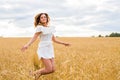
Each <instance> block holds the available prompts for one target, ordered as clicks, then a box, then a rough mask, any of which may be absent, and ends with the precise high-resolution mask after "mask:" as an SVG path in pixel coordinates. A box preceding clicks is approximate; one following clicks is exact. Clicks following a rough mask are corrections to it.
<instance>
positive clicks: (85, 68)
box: [0, 37, 120, 80]
mask: <svg viewBox="0 0 120 80" xmlns="http://www.w3.org/2000/svg"><path fill="white" fill-rule="evenodd" d="M29 39H30V38H0V80H34V79H33V78H32V77H31V76H29V70H36V69H39V68H42V67H43V64H42V62H41V61H39V60H38V57H37V54H36V50H37V46H38V42H39V40H38V39H37V40H36V41H35V42H34V43H33V44H32V45H31V46H30V47H29V48H28V49H27V50H26V51H25V52H21V50H20V48H21V47H22V46H23V45H24V44H25V43H27V42H28V41H29ZM58 39H59V40H61V41H65V42H69V43H71V46H70V47H65V46H63V45H59V44H56V43H53V45H54V49H55V50H54V51H55V64H56V71H55V72H54V73H52V74H48V75H43V76H41V77H40V78H39V80H120V38H109V37H107V38H82V37H80V38H78V37H74V38H73V37H69V38H65V37H58Z"/></svg>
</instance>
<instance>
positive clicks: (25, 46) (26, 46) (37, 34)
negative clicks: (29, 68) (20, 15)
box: [21, 32, 40, 51]
mask: <svg viewBox="0 0 120 80" xmlns="http://www.w3.org/2000/svg"><path fill="white" fill-rule="evenodd" d="M39 35H40V32H37V33H35V34H34V36H33V37H32V38H31V39H30V41H29V42H28V43H27V44H25V45H24V46H23V47H22V48H21V51H25V50H26V49H27V48H28V47H29V46H30V45H31V44H32V43H33V42H34V41H35V40H36V39H37V37H38V36H39Z"/></svg>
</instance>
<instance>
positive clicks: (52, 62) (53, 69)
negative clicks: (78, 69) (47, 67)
mask: <svg viewBox="0 0 120 80" xmlns="http://www.w3.org/2000/svg"><path fill="white" fill-rule="evenodd" d="M50 61H51V64H52V72H55V61H54V58H52V59H50Z"/></svg>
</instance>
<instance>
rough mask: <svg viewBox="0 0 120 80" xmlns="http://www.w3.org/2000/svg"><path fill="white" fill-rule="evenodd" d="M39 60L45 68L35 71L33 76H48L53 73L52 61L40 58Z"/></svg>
mask: <svg viewBox="0 0 120 80" xmlns="http://www.w3.org/2000/svg"><path fill="white" fill-rule="evenodd" d="M41 60H42V62H43V64H44V65H45V68H42V69H40V70H37V71H35V73H34V74H36V73H39V74H41V75H44V74H49V73H52V72H54V71H55V67H54V65H55V64H54V59H44V58H41Z"/></svg>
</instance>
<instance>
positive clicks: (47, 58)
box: [21, 13, 70, 80]
mask: <svg viewBox="0 0 120 80" xmlns="http://www.w3.org/2000/svg"><path fill="white" fill-rule="evenodd" d="M49 21H50V18H49V16H48V14H47V13H40V14H38V15H36V16H35V21H34V25H35V28H36V30H35V34H34V36H33V37H32V38H31V39H30V41H29V42H28V43H27V44H25V45H24V46H23V47H22V49H21V50H22V51H25V50H26V49H27V48H28V47H29V46H30V45H31V44H32V43H33V42H34V41H35V40H36V39H37V37H38V36H40V43H39V44H38V50H37V54H38V57H39V59H41V60H42V62H43V64H44V65H45V68H42V69H39V70H36V71H34V72H30V74H31V75H34V76H35V80H38V78H39V77H40V76H41V75H45V74H49V73H53V72H54V71H55V64H54V49H53V45H52V41H53V42H55V43H58V44H62V45H65V46H69V45H70V44H69V43H65V42H61V41H58V40H57V39H56V38H55V36H54V34H53V33H54V31H55V30H54V28H53V27H52V26H49V25H48V23H49Z"/></svg>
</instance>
